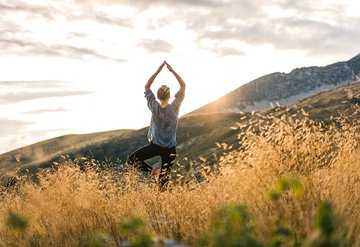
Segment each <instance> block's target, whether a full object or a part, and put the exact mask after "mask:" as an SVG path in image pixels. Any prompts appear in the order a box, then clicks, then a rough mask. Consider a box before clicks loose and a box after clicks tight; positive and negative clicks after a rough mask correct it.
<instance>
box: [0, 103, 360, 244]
mask: <svg viewBox="0 0 360 247" xmlns="http://www.w3.org/2000/svg"><path fill="white" fill-rule="evenodd" d="M358 114H359V110H358V109H357V110H356V111H355V112H354V115H352V116H343V117H342V118H340V119H339V120H338V121H337V122H336V124H334V125H331V126H322V125H321V124H319V123H314V122H312V121H311V120H309V119H308V118H306V117H302V118H301V119H302V120H296V119H299V117H298V116H295V117H296V118H295V117H294V118H288V117H282V118H275V117H271V116H270V117H262V116H259V117H258V118H257V119H256V120H253V122H252V124H251V125H250V127H247V130H245V129H240V130H239V132H240V134H239V139H240V140H241V141H242V147H241V149H240V150H236V151H231V152H229V153H227V154H226V155H224V156H223V157H222V158H221V159H220V161H219V164H218V166H217V168H216V169H211V170H212V171H211V172H207V171H206V169H203V168H201V167H202V166H200V165H199V167H193V168H191V169H190V170H186V171H185V170H183V171H182V174H181V176H182V177H181V178H179V180H181V181H180V182H179V181H178V182H177V183H176V185H174V186H173V187H172V189H171V190H169V191H166V192H163V193H160V192H159V191H158V190H157V188H156V186H155V185H154V183H153V182H152V181H151V180H150V179H149V178H147V177H144V176H142V175H141V174H138V173H136V172H131V171H130V172H124V171H121V170H119V169H117V170H113V169H110V168H107V169H99V168H98V166H97V164H96V162H95V161H86V160H85V161H83V162H82V163H87V166H86V167H85V168H84V167H80V166H78V165H77V164H76V163H77V162H76V161H66V162H64V164H61V165H60V166H58V168H57V169H56V170H47V171H44V172H42V173H41V174H39V176H38V177H37V179H36V181H35V182H31V181H30V180H29V179H27V178H24V177H23V178H21V179H20V180H19V181H18V183H17V184H16V186H15V187H12V188H7V189H5V190H3V191H2V192H1V202H0V217H1V220H0V246H89V240H88V239H89V238H91V236H93V237H94V236H95V237H96V236H97V237H98V238H101V239H102V240H103V242H104V243H106V245H107V246H119V245H120V243H122V242H123V241H125V240H128V239H129V237H131V236H129V234H127V233H125V232H124V231H123V230H122V229H121V228H120V227H119V224H120V223H122V222H125V221H127V220H129V219H130V218H132V217H134V216H137V217H140V218H142V219H143V220H144V221H145V223H146V226H147V227H148V229H149V231H150V232H152V233H154V234H155V235H157V236H160V237H166V238H171V239H175V240H177V241H180V242H183V243H187V244H190V245H196V244H197V240H198V238H199V236H201V235H202V234H203V232H204V231H208V230H209V227H210V221H211V215H212V212H213V211H214V210H215V209H217V208H219V207H220V206H221V205H224V204H231V203H235V204H240V203H242V204H246V205H247V207H248V210H249V213H250V215H251V224H252V225H253V226H254V230H255V233H256V236H257V237H258V238H259V239H260V240H266V239H268V238H269V236H270V235H271V230H272V226H274V225H276V223H277V222H276V221H277V220H278V217H277V215H279V214H281V217H282V218H283V221H284V222H285V224H287V225H288V226H289V227H290V228H291V229H293V231H294V239H296V240H298V241H303V240H304V239H305V238H306V237H307V236H308V235H309V234H310V232H311V231H312V227H313V224H314V216H315V214H316V207H317V206H318V205H319V203H320V201H322V200H324V199H330V200H331V201H332V202H333V203H334V205H335V208H336V212H337V214H338V215H339V217H340V220H339V224H337V228H338V232H339V233H340V234H343V235H344V238H345V239H346V240H347V241H348V242H349V244H350V245H352V246H360V238H359V227H360V207H359V205H360V204H359V202H360V152H359V151H360V149H359V143H360V141H359V140H360V131H359V128H360V120H359V119H358V118H357V116H358ZM224 147H225V148H226V145H224ZM282 176H296V177H298V178H299V180H300V181H301V184H302V193H301V194H300V195H299V196H298V197H296V196H294V195H293V194H292V193H290V192H285V193H284V194H283V195H282V196H281V197H280V198H279V200H271V199H270V198H269V191H270V190H271V189H272V188H273V187H274V185H275V184H276V182H277V181H278V180H279V178H280V177H282ZM199 177H201V180H202V182H201V183H200V182H199V181H197V180H198V179H199ZM9 210H11V211H12V212H15V213H16V214H17V215H20V216H21V217H24V218H25V219H27V221H28V226H27V227H26V228H25V230H22V231H15V230H16V229H15V230H14V229H11V227H10V226H9V223H7V221H9V219H8V217H9V212H10V211H9ZM89 236H90V237H89Z"/></svg>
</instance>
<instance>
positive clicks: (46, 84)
mask: <svg viewBox="0 0 360 247" xmlns="http://www.w3.org/2000/svg"><path fill="white" fill-rule="evenodd" d="M71 84H72V83H71V82H69V81H56V80H45V81H0V87H2V88H11V89H17V88H27V89H34V88H35V89H36V88H65V87H68V86H71Z"/></svg>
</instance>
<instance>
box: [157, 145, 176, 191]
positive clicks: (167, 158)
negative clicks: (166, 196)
mask: <svg viewBox="0 0 360 247" xmlns="http://www.w3.org/2000/svg"><path fill="white" fill-rule="evenodd" d="M175 158H176V148H175V147H173V148H168V149H165V150H163V152H162V154H161V163H162V164H161V171H160V177H159V186H160V190H164V189H165V188H166V185H167V184H168V182H169V180H170V172H171V167H172V165H173V164H174V162H175Z"/></svg>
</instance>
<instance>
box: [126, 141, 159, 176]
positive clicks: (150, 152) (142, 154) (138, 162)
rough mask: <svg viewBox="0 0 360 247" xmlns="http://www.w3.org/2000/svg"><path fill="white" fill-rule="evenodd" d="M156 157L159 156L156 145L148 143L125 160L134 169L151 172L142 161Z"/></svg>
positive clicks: (150, 168) (149, 167) (148, 166)
mask: <svg viewBox="0 0 360 247" xmlns="http://www.w3.org/2000/svg"><path fill="white" fill-rule="evenodd" d="M158 155H160V153H159V149H158V148H157V146H156V145H154V144H153V143H150V144H149V145H148V146H145V147H142V148H140V149H138V150H137V151H135V152H134V153H132V154H131V155H130V156H129V158H128V159H127V160H126V163H127V164H130V165H133V166H134V167H136V168H138V169H140V170H142V171H145V172H151V170H152V169H153V168H152V167H151V166H150V165H148V164H147V163H146V162H145V161H144V160H147V159H150V158H152V157H155V156H158Z"/></svg>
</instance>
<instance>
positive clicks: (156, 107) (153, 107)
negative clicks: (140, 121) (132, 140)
mask: <svg viewBox="0 0 360 247" xmlns="http://www.w3.org/2000/svg"><path fill="white" fill-rule="evenodd" d="M184 96H185V95H184V93H181V92H180V91H179V92H177V93H176V94H175V99H174V101H173V102H172V103H171V104H168V105H167V106H166V107H165V108H162V107H161V106H160V103H159V102H158V101H156V98H155V95H154V93H153V92H152V91H151V89H148V90H146V91H145V98H146V99H147V102H148V107H149V109H150V111H151V113H152V116H151V122H150V127H149V132H148V140H149V142H153V143H154V144H156V145H159V146H161V147H166V148H171V147H174V146H176V129H177V125H178V116H179V110H180V105H181V102H182V101H183V99H184Z"/></svg>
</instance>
